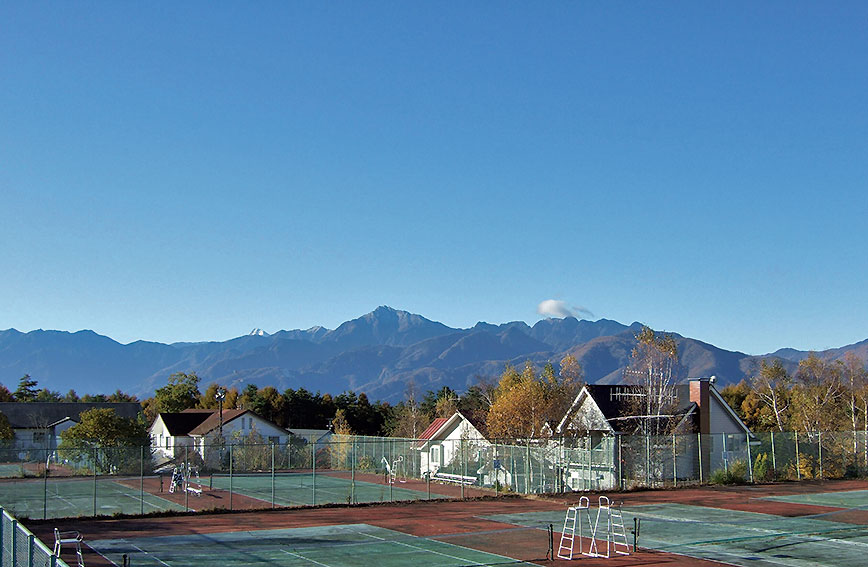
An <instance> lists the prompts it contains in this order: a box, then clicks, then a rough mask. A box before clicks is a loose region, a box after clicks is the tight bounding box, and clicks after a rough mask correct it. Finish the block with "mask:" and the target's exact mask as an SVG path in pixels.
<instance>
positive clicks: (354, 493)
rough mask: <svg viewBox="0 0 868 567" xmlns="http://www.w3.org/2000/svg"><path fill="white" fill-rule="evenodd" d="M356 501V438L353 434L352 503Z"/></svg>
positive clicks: (351, 464)
mask: <svg viewBox="0 0 868 567" xmlns="http://www.w3.org/2000/svg"><path fill="white" fill-rule="evenodd" d="M355 503H356V438H355V436H353V447H352V453H351V454H350V504H355Z"/></svg>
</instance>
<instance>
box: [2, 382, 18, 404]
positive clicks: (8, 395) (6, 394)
mask: <svg viewBox="0 0 868 567" xmlns="http://www.w3.org/2000/svg"><path fill="white" fill-rule="evenodd" d="M14 401H15V398H14V397H13V396H12V392H10V391H9V388H7V387H6V386H4V385H3V384H0V402H14Z"/></svg>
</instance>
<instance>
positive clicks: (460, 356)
mask: <svg viewBox="0 0 868 567" xmlns="http://www.w3.org/2000/svg"><path fill="white" fill-rule="evenodd" d="M641 327H642V325H641V324H640V323H632V324H631V325H624V324H622V323H619V322H617V321H611V320H607V319H600V320H598V321H588V320H584V319H582V320H579V319H575V318H573V317H567V318H565V319H544V320H541V321H539V322H537V323H536V324H534V325H533V326H529V325H527V324H526V323H524V322H520V321H517V322H511V323H503V324H500V325H493V324H490V323H483V322H480V323H477V324H476V325H475V326H473V327H471V328H469V329H456V328H451V327H448V326H446V325H443V324H442V323H438V322H436V321H431V320H429V319H426V318H425V317H422V316H421V315H416V314H412V313H408V312H406V311H401V310H396V309H392V308H390V307H385V306H384V307H378V308H377V309H375V310H374V311H372V312H371V313H368V314H367V315H363V316H361V317H359V318H357V319H353V320H351V321H347V322H345V323H343V324H341V325H340V326H338V327H337V328H336V329H326V328H324V327H313V328H310V329H307V330H298V329H297V330H292V331H279V332H276V333H273V334H270V335H269V334H267V333H265V332H264V331H262V330H260V329H254V330H253V331H252V332H251V333H250V334H249V335H245V336H240V337H237V338H234V339H230V340H227V341H222V342H199V343H173V344H163V343H156V342H145V341H136V342H133V343H129V344H126V345H124V344H121V343H118V342H116V341H114V340H112V339H110V338H109V337H106V336H102V335H99V334H97V333H95V332H93V331H78V332H74V333H70V332H66V331H43V330H38V331H31V332H28V333H22V332H19V331H17V330H15V329H8V330H5V331H0V383H3V384H5V385H6V387H7V388H9V389H10V390H14V389H15V388H16V387H17V385H18V380H19V379H20V378H21V376H23V375H24V374H30V375H31V377H32V378H34V379H35V380H37V381H38V383H39V386H40V387H43V388H48V389H51V390H55V391H58V392H60V393H61V394H63V393H66V392H67V391H68V390H70V389H74V390H75V391H76V392H78V393H79V394H84V393H90V394H97V393H106V394H107V393H111V392H114V391H115V390H117V389H118V388H120V389H121V390H123V391H125V392H128V393H132V394H136V395H139V396H141V397H147V396H150V395H152V394H153V392H154V390H156V389H157V388H159V387H161V386H163V385H165V384H166V381H167V378H168V377H169V375H171V374H172V373H174V372H196V373H197V374H198V375H199V376H200V377H201V378H202V384H203V386H204V385H207V384H209V383H211V382H216V383H219V384H222V385H224V386H227V387H231V386H235V387H237V388H239V390H240V389H243V388H244V386H246V385H247V384H256V385H257V386H259V387H264V386H269V385H270V386H274V387H276V388H277V389H278V390H280V391H282V390H284V389H286V388H294V389H297V388H300V387H304V388H306V389H308V390H311V391H319V392H323V393H326V392H328V393H332V394H338V393H340V392H343V391H346V390H353V391H355V392H359V393H360V392H365V393H366V394H367V395H368V397H369V398H370V399H372V400H385V401H390V402H396V401H399V400H400V399H402V397H403V396H404V393H405V391H406V389H407V385H408V384H409V383H410V382H411V381H412V382H413V383H414V384H415V387H416V389H417V390H418V391H420V392H425V391H427V390H436V389H439V388H441V387H442V386H449V387H451V388H453V389H455V390H457V391H459V392H460V391H464V390H466V389H467V388H468V387H469V386H472V385H473V384H474V383H476V382H477V381H478V380H479V379H480V378H487V379H492V378H496V377H497V376H499V375H500V373H501V372H502V371H503V368H504V366H505V364H507V363H510V364H513V365H515V366H519V367H520V366H522V365H523V364H524V362H525V361H527V360H530V361H532V362H534V363H535V364H537V365H542V364H545V363H546V362H549V361H551V362H554V363H557V362H558V361H560V360H561V359H562V358H563V357H564V356H565V355H567V354H572V355H574V356H575V357H576V358H577V359H578V361H579V362H580V364H581V365H582V369H583V371H584V375H585V379H586V380H587V381H588V382H594V383H614V382H618V381H620V379H621V376H622V373H623V370H624V368H625V367H626V365H627V363H628V360H629V357H630V353H631V351H632V349H633V347H634V346H635V344H636V340H635V334H636V332H637V331H638V330H639V329H641ZM673 335H674V336H675V338H676V342H677V344H678V353H679V362H680V365H681V368H682V370H683V372H682V374H683V376H684V377H685V378H686V377H688V376H689V377H696V376H712V375H714V376H716V377H717V380H718V384H719V385H721V386H723V385H726V384H731V383H736V382H738V381H739V380H741V379H742V378H744V377H745V376H747V375H749V374H750V373H751V372H753V370H754V369H755V368H756V366H757V365H758V363H759V360H760V359H763V358H768V357H776V358H779V359H781V360H782V361H783V363H784V365H785V366H787V367H788V368H789V369H790V370H794V369H795V367H796V366H797V365H798V362H799V361H800V360H801V359H803V358H805V357H806V356H808V354H809V353H808V352H805V351H799V350H795V349H790V348H783V349H780V350H778V351H776V352H774V353H770V354H768V355H763V356H751V355H747V354H744V353H741V352H733V351H727V350H723V349H720V348H717V347H715V346H714V345H711V344H708V343H704V342H702V341H699V340H696V339H692V338H688V337H682V336H680V335H678V334H676V333H673ZM847 352H854V353H855V354H856V355H858V356H860V357H861V358H863V359H868V339H866V340H865V341H861V342H859V343H856V344H853V345H848V346H845V347H841V348H837V349H831V350H828V351H823V352H821V353H820V354H821V355H823V356H829V357H831V358H839V357H842V356H844V354H846V353H847Z"/></svg>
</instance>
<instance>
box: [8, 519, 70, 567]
mask: <svg viewBox="0 0 868 567" xmlns="http://www.w3.org/2000/svg"><path fill="white" fill-rule="evenodd" d="M0 544H2V548H0V566H2V567H7V566H8V567H55V566H57V567H67V565H66V563H65V562H64V561H63V560H61V559H60V558H59V557H57V556H56V555H54V553H53V552H52V550H51V549H49V548H48V546H47V545H45V544H44V543H42V541H41V540H40V539H39V538H37V537H36V536H34V535H33V534H32V533H31V532H30V530H28V529H27V528H25V527H24V526H22V525H21V524H20V523H19V522H18V520H16V519H15V517H14V516H12V515H11V514H9V512H7V511H6V510H4V509H3V508H2V507H0Z"/></svg>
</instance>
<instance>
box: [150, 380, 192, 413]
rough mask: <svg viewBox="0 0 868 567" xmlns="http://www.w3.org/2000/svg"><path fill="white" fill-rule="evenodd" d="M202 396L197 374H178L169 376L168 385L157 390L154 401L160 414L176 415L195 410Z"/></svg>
mask: <svg viewBox="0 0 868 567" xmlns="http://www.w3.org/2000/svg"><path fill="white" fill-rule="evenodd" d="M200 396H201V394H200V392H199V377H198V376H196V373H195V372H190V373H189V374H187V373H184V372H176V373H175V374H172V375H171V376H169V383H168V384H166V385H165V386H163V387H162V388H159V389H157V391H156V395H155V396H154V399H155V401H156V409H157V411H158V412H167V413H174V412H180V411H184V410H185V409H189V408H195V407H196V405H197V404H198V403H199V397H200Z"/></svg>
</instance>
